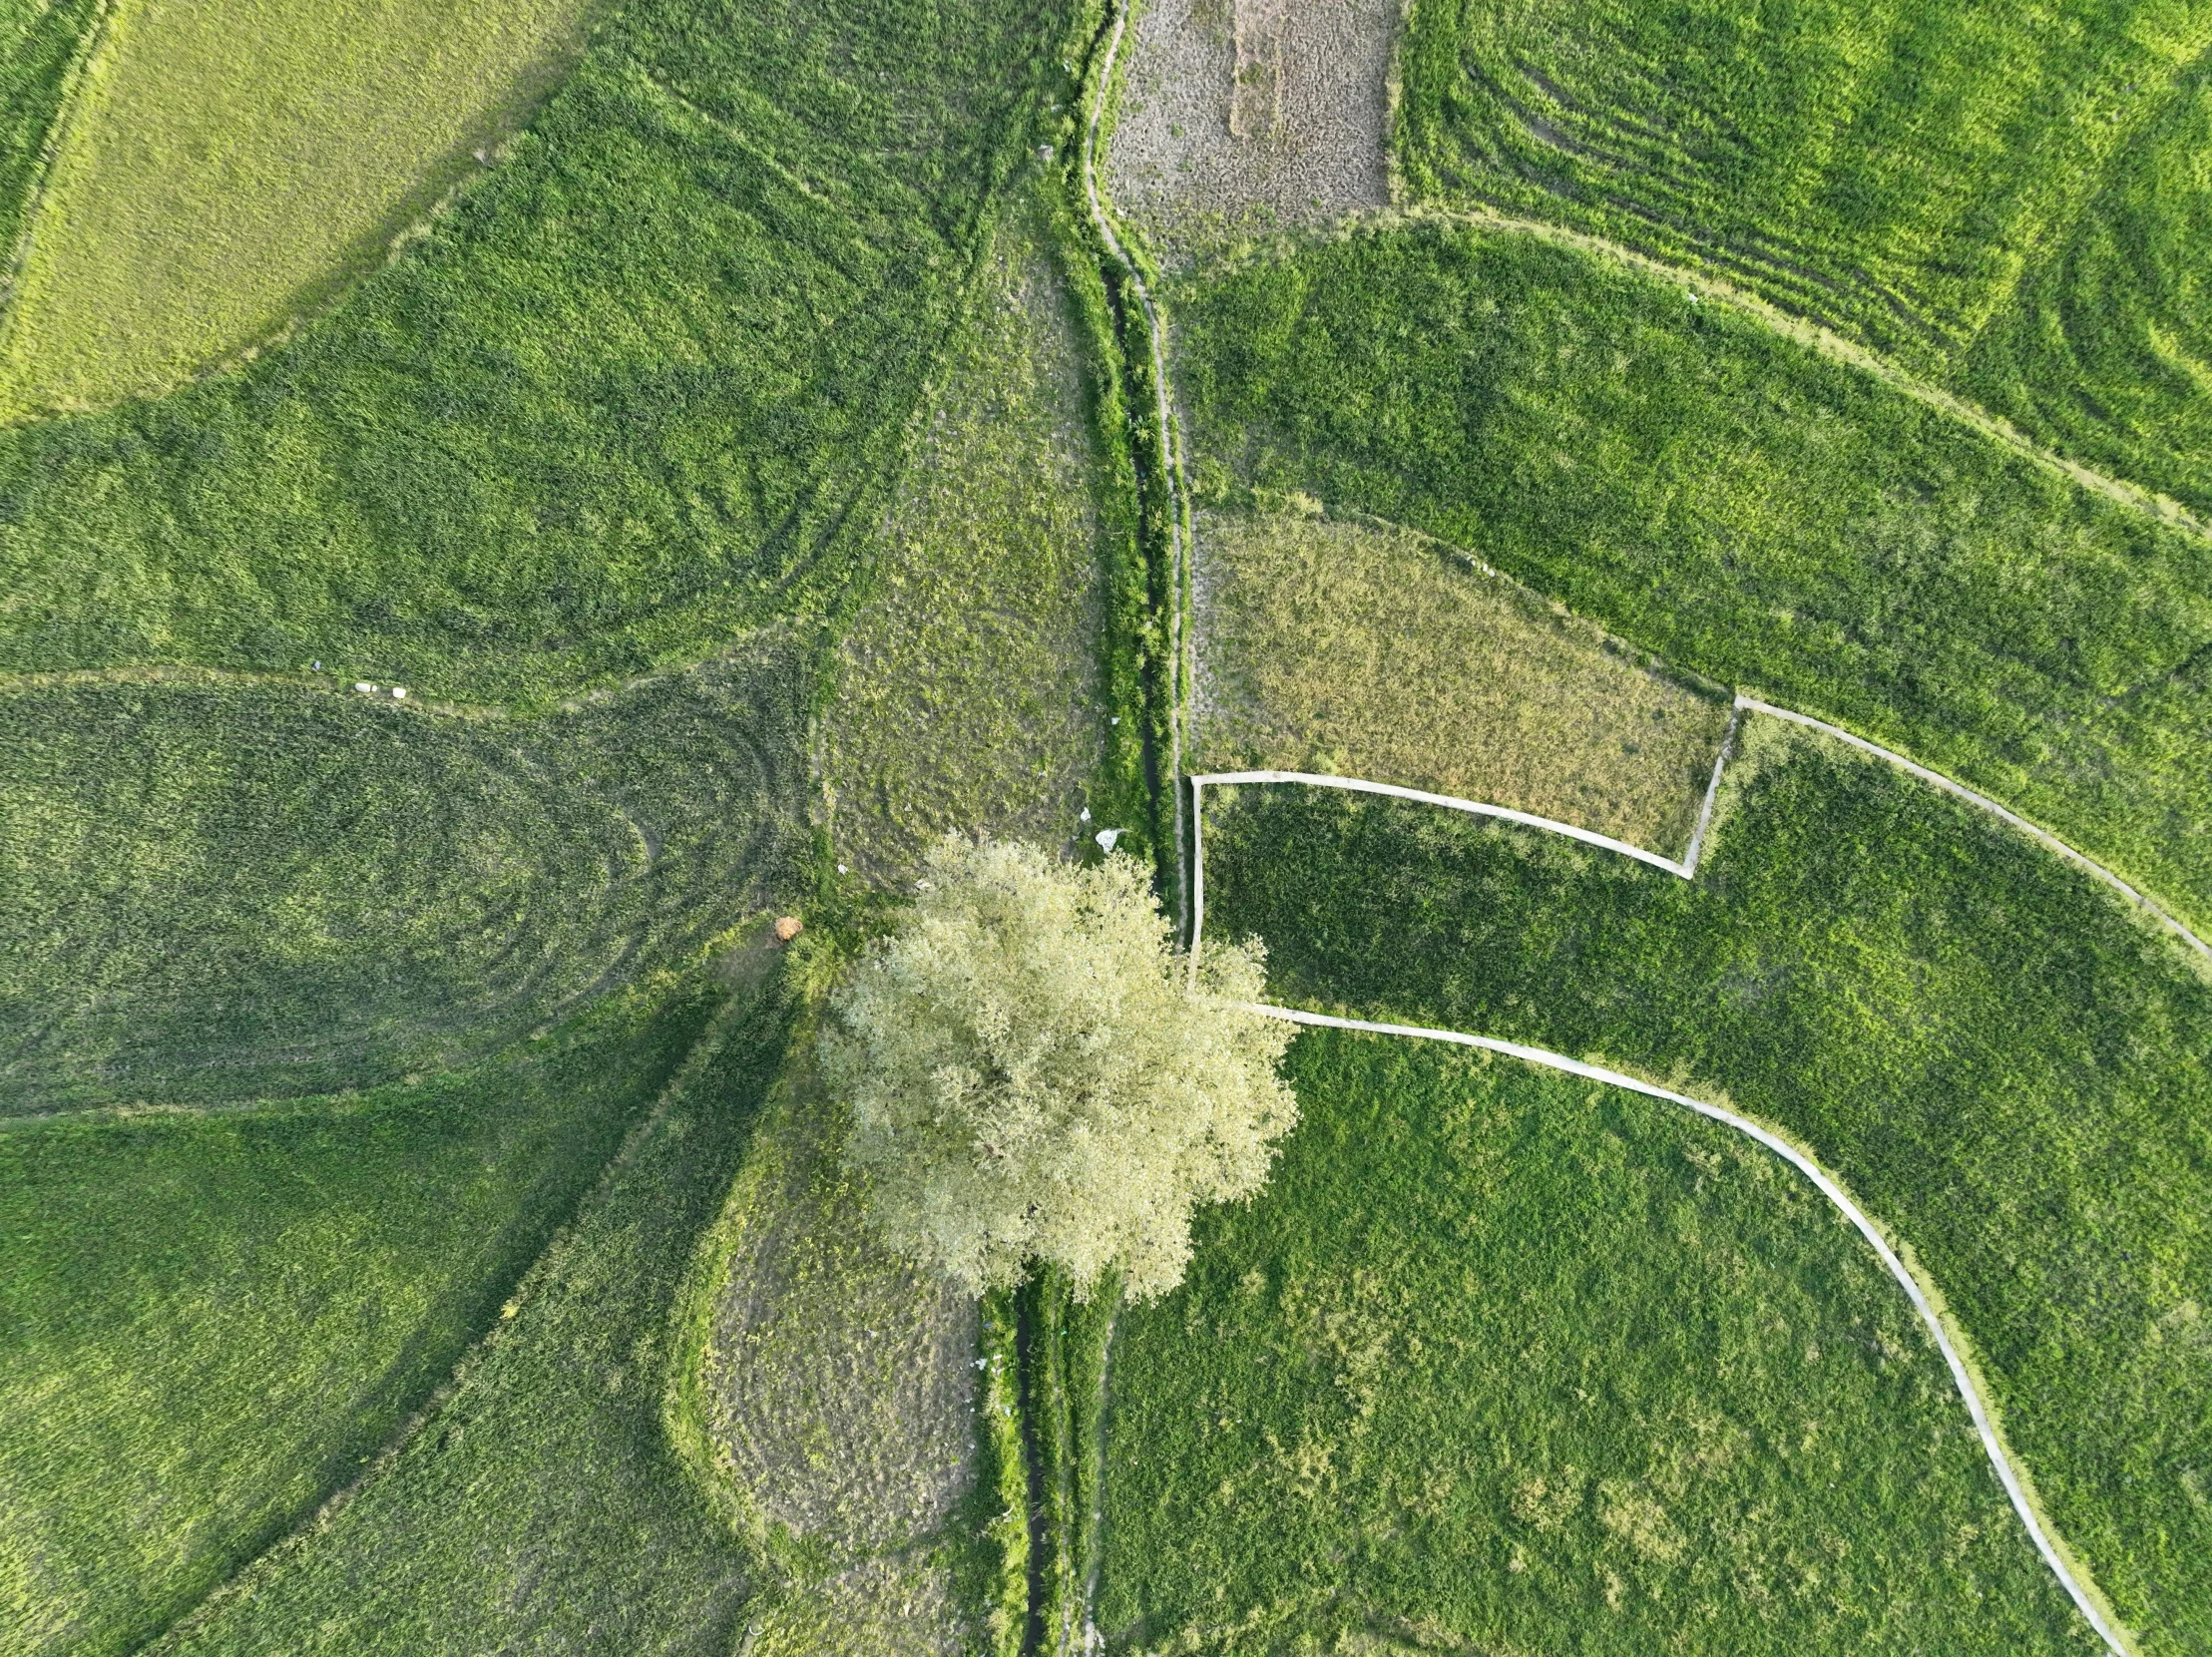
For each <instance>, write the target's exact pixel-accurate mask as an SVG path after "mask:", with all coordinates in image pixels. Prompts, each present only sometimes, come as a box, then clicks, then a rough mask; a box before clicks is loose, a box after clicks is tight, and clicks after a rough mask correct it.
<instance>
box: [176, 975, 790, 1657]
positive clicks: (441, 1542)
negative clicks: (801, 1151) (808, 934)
mask: <svg viewBox="0 0 2212 1657" xmlns="http://www.w3.org/2000/svg"><path fill="white" fill-rule="evenodd" d="M789 1022H790V1013H789V1008H788V1005H787V1003H786V1000H785V998H784V997H783V995H782V993H781V992H780V991H779V990H777V989H776V988H774V987H771V988H770V989H769V990H768V991H767V992H766V993H764V994H762V995H759V996H756V997H750V998H747V999H744V1000H742V1001H740V1002H739V1003H738V1004H736V1005H735V1006H734V1007H733V1009H732V1011H731V1013H730V1014H729V1015H728V1016H727V1017H726V1019H724V1020H722V1021H718V1022H717V1025H716V1027H715V1028H713V1029H711V1030H709V1031H708V1033H707V1034H706V1036H704V1037H703V1038H702V1039H701V1042H700V1044H699V1046H698V1047H697V1049H695V1051H694V1052H693V1054H692V1057H691V1059H690V1060H689V1061H688V1062H687V1063H686V1064H685V1066H684V1068H683V1070H682V1071H681V1072H679V1073H678V1075H677V1077H676V1079H675V1081H674V1082H673V1083H671V1085H670V1087H669V1089H668V1091H667V1093H666V1094H665V1095H664V1099H663V1101H662V1103H661V1104H660V1105H659V1106H657V1107H656V1109H655V1110H654V1111H653V1112H652V1114H650V1115H649V1116H648V1117H647V1118H646V1119H645V1120H644V1121H642V1122H641V1123H639V1125H638V1127H637V1128H636V1129H635V1130H634V1131H633V1133H632V1135H631V1137H630V1139H629V1141H628V1142H627V1143H626V1144H625V1145H624V1147H623V1151H622V1154H621V1155H620V1156H618V1157H617V1158H616V1160H615V1162H614V1163H613V1165H612V1166H611V1167H610V1168H609V1169H608V1171H607V1173H606V1175H605V1176H604V1177H603V1178H602V1180H601V1181H600V1183H599V1185H598V1186H597V1187H596V1188H595V1189H594V1190H593V1191H592V1192H591V1193H590V1195H589V1196H587V1197H586V1199H585V1201H584V1203H583V1205H582V1207H581V1208H580V1209H579V1210H578V1212H577V1215H576V1218H575V1219H574V1220H573V1221H572V1222H571V1224H570V1225H569V1227H568V1229H567V1231H566V1232H565V1233H564V1235H563V1236H562V1237H561V1238H560V1239H559V1240H558V1241H557V1242H556V1243H555V1244H554V1246H553V1247H552V1248H551V1249H550V1250H548V1251H547V1253H546V1256H545V1257H544V1259H543V1260H542V1262H541V1263H540V1264H539V1266H538V1267H537V1268H536V1269H535V1270H534V1271H533V1272H532V1273H531V1275H530V1278H529V1279H528V1281H527V1282H526V1283H525V1285H524V1287H523V1289H522V1291H521V1292H520V1293H519V1294H518V1295H517V1296H516V1297H515V1305H516V1311H515V1315H514V1316H513V1317H512V1318H511V1319H502V1320H500V1321H499V1323H498V1324H497V1326H496V1328H495V1331H494V1333H493V1334H492V1335H491V1337H490V1338H489V1339H488V1340H487V1341H486V1342H485V1344H484V1346H483V1347H482V1348H481V1349H480V1350H479V1351H478V1352H477V1353H476V1354H474V1355H472V1357H471V1358H470V1360H469V1361H468V1363H467V1364H466V1365H465V1366H464V1367H463V1369H462V1372H461V1375H460V1377H459V1380H458V1385H457V1387H456V1389H455V1392H454V1394H453V1397H452V1398H451V1400H450V1401H448V1402H447V1403H446V1404H445V1405H444V1407H443V1408H441V1409H440V1410H439V1411H438V1413H437V1415H436V1416H435V1417H433V1418H432V1419H431V1420H430V1422H429V1423H428V1424H427V1425H426V1426H425V1427H424V1428H423V1430H422V1431H421V1432H420V1433H418V1434H416V1435H415V1436H414V1437H413V1438H412V1439H410V1440H409V1441H408V1442H407V1444H406V1445H405V1446H404V1447H403V1448H402V1449H401V1450H399V1451H398V1453H397V1454H396V1455H395V1456H393V1458H392V1459H391V1461H390V1462H389V1464H387V1465H386V1466H384V1467H383V1468H382V1469H381V1470H380V1471H379V1472H378V1474H377V1476H376V1477H375V1478H374V1479H372V1480H371V1481H369V1482H368V1483H367V1484H366V1485H364V1486H363V1487H362V1489H361V1491H360V1492H359V1494H358V1495H356V1496H355V1497H354V1499H353V1500H352V1501H350V1502H349V1503H347V1504H346V1505H345V1506H344V1507H343V1508H341V1509H340V1510H339V1511H338V1512H337V1513H336V1514H335V1515H334V1517H332V1518H331V1519H330V1521H329V1522H328V1523H326V1524H323V1525H319V1526H317V1527H315V1528H314V1529H312V1530H309V1531H307V1532H305V1533H303V1534H302V1535H301V1536H300V1537H299V1538H298V1539H297V1541H296V1542H294V1543H288V1544H286V1545H284V1546H281V1547H279V1548H278V1549H276V1550H275V1551H274V1552H273V1553H271V1554H269V1555H268V1556H266V1557H265V1558H263V1559H262V1560H260V1561H258V1562H256V1563H255V1564H254V1565H253V1566H252V1567H250V1568H249V1569H248V1570H247V1571H246V1572H245V1573H243V1574H242V1575H241V1576H240V1577H239V1579H238V1580H237V1582H236V1583H235V1585H234V1586H233V1587H232V1588H230V1589H228V1590H226V1591H225V1592H224V1593H223V1594H222V1595H221V1597H220V1598H219V1599H217V1600H216V1601H215V1602H214V1603H213V1604H212V1605H211V1606H210V1607H209V1608H208V1611H207V1613H206V1614H205V1615H202V1616H199V1617H196V1618H194V1619H192V1620H191V1621H190V1622H188V1623H187V1624H186V1625H185V1626H184V1627H183V1628H181V1629H180V1630H179V1631H178V1632H176V1633H175V1634H173V1635H172V1636H171V1637H170V1638H169V1639H168V1640H165V1641H164V1642H162V1644H161V1645H160V1646H159V1647H158V1648H157V1649H159V1650H161V1651H164V1652H171V1653H178V1652H189V1653H195V1654H199V1653H214V1652H234V1653H245V1652H265V1653H270V1654H272V1657H273V1654H275V1653H287V1654H290V1657H304V1654H306V1653H310V1652H329V1653H334V1654H335V1653H343V1654H344V1657H362V1654H366V1653H372V1652H374V1653H385V1652H388V1653H391V1654H392V1657H426V1654H432V1653H454V1654H462V1653H477V1652H491V1651H516V1652H522V1651H528V1652H533V1653H540V1654H544V1657H560V1654H565V1653H592V1654H595V1657H597V1654H606V1657H613V1654H616V1653H620V1654H622V1657H632V1654H635V1653H648V1652H650V1653H658V1654H661V1657H728V1654H729V1653H730V1652H731V1651H733V1650H734V1649H736V1648H737V1647H738V1645H739V1642H740V1640H741V1638H742V1636H743V1632H744V1624H743V1621H742V1616H743V1612H744V1609H745V1605H746V1602H747V1600H748V1598H749V1597H750V1596H751V1595H752V1594H753V1593H754V1592H755V1591H756V1590H757V1588H758V1586H759V1583H760V1578H759V1576H758V1575H757V1574H756V1569H755V1562H754V1560H753V1559H752V1558H751V1557H750V1556H749V1555H748V1553H747V1551H746V1549H745V1548H744V1546H743V1545H742V1544H741V1543H740V1542H739V1540H738V1538H737V1536H736V1534H735V1533H734V1531H733V1530H732V1529H731V1528H730V1526H729V1525H728V1523H727V1521H726V1519H725V1518H724V1517H723V1515H722V1514H721V1513H719V1512H718V1511H716V1509H715V1508H714V1506H713V1505H712V1503H711V1502H710V1501H709V1499H708V1497H707V1495H706V1493H705V1491H704V1490H702V1489H701V1488H700V1487H699V1486H698V1485H697V1484H696V1483H694V1482H693V1481H692V1479H691V1477H690V1475H689V1474H688V1473H687V1472H686V1470H685V1469H684V1467H683V1465H682V1464H681V1462H680V1461H679V1460H678V1459H677V1456H676V1452H675V1450H674V1449H673V1447H672V1446H671V1445H670V1443H669V1440H668V1436H667V1433H666V1430H665V1428H664V1424H663V1401H664V1396H665V1390H666V1387H667V1384H668V1379H669V1377H668V1374H667V1364H668V1359H669V1348H670V1344H671V1341H674V1340H675V1339H676V1337H677V1335H678V1331H677V1329H676V1327H675V1323H674V1313H675V1302H676V1298H677V1295H678V1293H679V1291H680V1288H681V1285H682V1282H683V1278H684V1273H685V1269H686V1267H687V1266H688V1265H689V1263H690V1258H691V1251H692V1248H693V1246H694V1245H695V1244H696V1242H697V1240H698V1235H699V1232H700V1231H701V1230H702V1229H704V1228H705V1227H706V1226H707V1225H709V1224H711V1223H712V1221H713V1218H714V1214H715V1212H716V1210H717V1209H718V1208H719V1207H720V1205H721V1203H722V1200H723V1198H724V1197H725V1196H726V1195H727V1194H728V1191H729V1182H730V1179H731V1177H732V1176H733V1175H734V1174H735V1172H736V1169H737V1163H738V1160H739V1158H740V1157H741V1155H742V1153H743V1151H744V1147H745V1143H746V1140H747V1138H748V1136H749V1134H750V1132H751V1128H752V1124H753V1121H754V1120H755V1118H756V1115H757V1113H758V1109H759V1105H760V1101H761V1099H762V1098H763V1096H764V1095H765V1093H766V1091H767V1089H768V1087H769V1085H770V1083H771V1082H772V1081H773V1079H774V1077H775V1074H776V1071H777V1067H778V1066H779V1065H780V1064H781V1062H782V1059H783V1052H784V1036H785V1033H786V1031H787V1029H788V1027H789Z"/></svg>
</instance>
